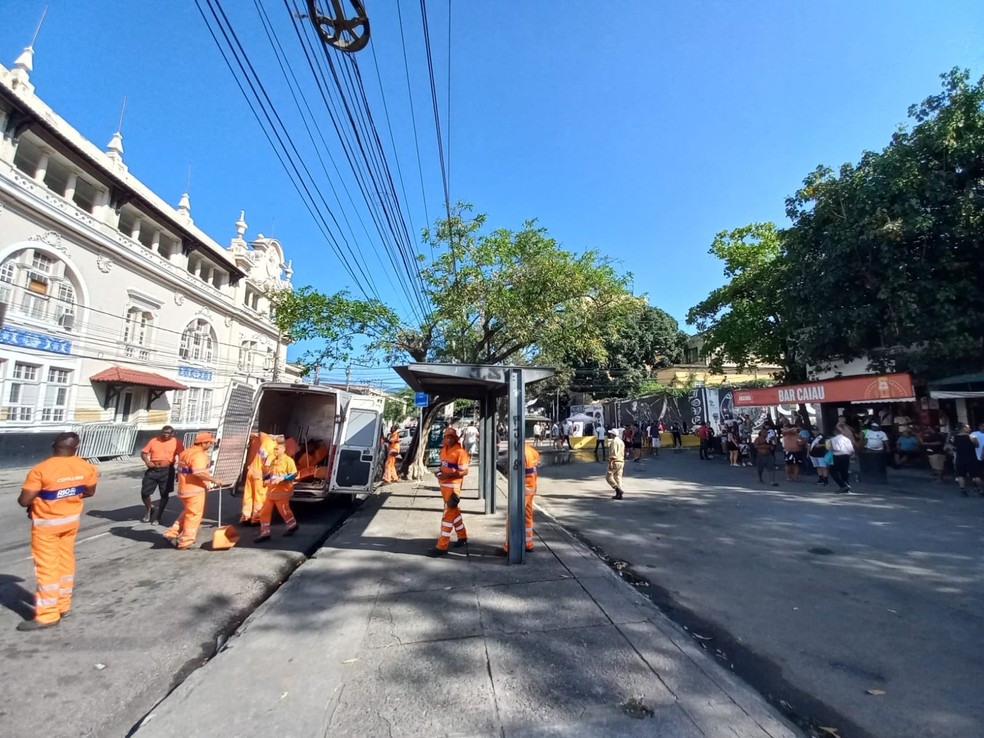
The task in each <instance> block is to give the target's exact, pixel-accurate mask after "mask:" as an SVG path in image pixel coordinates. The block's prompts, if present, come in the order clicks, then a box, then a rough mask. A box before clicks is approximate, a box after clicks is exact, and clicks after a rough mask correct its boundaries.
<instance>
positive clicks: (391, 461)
mask: <svg viewBox="0 0 984 738" xmlns="http://www.w3.org/2000/svg"><path fill="white" fill-rule="evenodd" d="M386 447H387V448H386V466H385V467H384V468H383V481H384V482H398V481H400V477H399V476H398V475H397V473H396V457H397V456H399V455H400V434H399V432H398V431H393V432H392V433H390V434H389V440H388V441H387V442H386Z"/></svg>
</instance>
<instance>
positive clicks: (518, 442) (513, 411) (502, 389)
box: [393, 363, 554, 564]
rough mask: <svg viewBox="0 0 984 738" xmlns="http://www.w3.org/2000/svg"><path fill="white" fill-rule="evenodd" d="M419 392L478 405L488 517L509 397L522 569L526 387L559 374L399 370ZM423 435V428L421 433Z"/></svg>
mask: <svg viewBox="0 0 984 738" xmlns="http://www.w3.org/2000/svg"><path fill="white" fill-rule="evenodd" d="M393 369H394V370H395V371H396V373H397V374H399V375H400V377H402V378H403V380H404V381H405V382H406V383H407V384H408V385H409V386H410V388H411V389H413V390H414V391H415V392H425V393H427V395H428V396H429V397H431V398H435V397H437V398H440V400H442V401H444V400H447V401H451V400H474V401H477V402H478V407H479V433H480V434H481V438H482V439H484V442H483V443H481V444H479V451H478V492H479V497H480V498H481V499H483V500H485V513H486V514H487V515H488V514H492V513H494V512H495V508H496V504H495V503H496V499H495V471H496V468H495V467H496V461H497V458H498V448H499V447H498V443H496V421H497V417H496V401H497V400H498V399H499V398H500V397H503V396H508V398H509V402H508V411H507V417H506V418H505V426H506V438H507V463H506V467H507V471H508V480H509V484H508V495H507V500H508V502H507V510H506V513H507V517H508V520H509V557H508V561H509V563H510V564H521V563H523V559H524V557H525V553H526V546H525V543H524V537H525V527H526V524H525V522H524V515H525V513H524V507H525V499H524V495H525V492H524V488H525V464H524V462H523V453H524V452H523V445H524V444H525V443H526V438H525V428H524V422H523V421H524V419H525V416H526V386H527V385H529V384H533V383H535V382H540V381H542V380H544V379H547V378H549V377H552V376H553V374H554V370H553V369H543V368H539V367H528V366H490V365H486V364H424V363H421V364H408V365H406V366H396V367H393ZM421 430H422V429H421Z"/></svg>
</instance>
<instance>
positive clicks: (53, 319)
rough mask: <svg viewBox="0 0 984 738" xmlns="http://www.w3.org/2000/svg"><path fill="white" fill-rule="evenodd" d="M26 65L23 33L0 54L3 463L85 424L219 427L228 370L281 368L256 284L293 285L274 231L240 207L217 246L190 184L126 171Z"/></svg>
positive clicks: (270, 372) (242, 373)
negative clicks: (174, 201)
mask: <svg viewBox="0 0 984 738" xmlns="http://www.w3.org/2000/svg"><path fill="white" fill-rule="evenodd" d="M32 67H33V50H32V49H31V48H30V47H29V48H27V49H25V50H24V52H23V53H22V54H21V56H20V57H18V59H17V61H16V62H15V64H14V68H13V69H7V68H5V67H2V66H0V133H2V138H0V311H2V330H0V465H2V466H15V465H19V464H23V463H27V462H29V461H36V460H37V458H39V457H40V456H42V455H43V454H44V453H45V452H46V451H47V449H48V447H49V446H50V443H51V437H52V436H53V435H54V434H55V433H56V432H59V431H63V430H69V429H71V428H73V427H74V426H77V425H79V424H87V423H97V422H102V423H114V424H120V425H121V426H123V425H125V426H127V427H129V428H132V429H136V431H137V432H138V435H139V436H140V437H145V436H148V435H150V434H151V433H153V432H154V431H155V430H157V429H159V428H160V427H161V426H162V425H164V424H165V423H170V424H172V425H174V426H175V427H176V428H177V429H178V432H179V433H181V432H182V430H198V429H205V428H215V427H216V425H217V422H218V416H219V413H220V412H221V407H222V404H223V402H224V400H225V395H226V391H227V389H228V387H229V385H230V382H231V381H232V380H239V381H248V382H253V383H257V384H258V383H259V382H261V381H265V380H271V379H280V380H281V381H290V378H289V375H288V373H287V372H285V356H286V347H284V346H282V345H281V343H280V340H279V336H278V331H277V329H276V327H275V326H274V324H273V321H272V320H271V315H270V312H271V308H270V304H269V300H268V299H267V297H266V295H267V294H268V293H269V292H270V291H272V290H278V289H290V278H291V274H292V272H291V266H290V264H289V262H287V261H286V260H285V258H284V253H283V248H282V247H281V245H280V244H279V243H278V242H277V241H276V240H274V239H272V238H265V237H263V236H262V234H260V235H258V236H257V237H256V238H255V239H253V240H252V241H251V242H247V240H246V237H245V234H246V229H247V225H246V222H245V220H244V217H243V214H242V213H241V214H240V217H239V220H238V222H236V224H235V236H234V237H233V238H232V239H231V242H230V243H229V245H228V246H226V247H223V246H221V245H219V244H218V243H217V242H216V241H214V240H213V239H212V238H210V237H209V236H208V235H207V234H205V233H204V232H202V231H201V230H200V229H199V228H197V227H196V226H195V225H194V222H193V220H192V217H191V205H190V201H189V198H188V195H187V194H185V195H183V196H182V197H181V200H180V202H179V203H178V205H177V207H173V206H171V205H169V204H168V203H166V202H165V201H164V200H162V199H161V198H160V197H158V196H157V195H156V194H155V193H153V192H152V191H151V190H150V189H149V188H147V187H146V186H145V185H144V184H142V183H141V182H140V181H139V180H138V179H137V178H136V177H134V176H133V175H132V174H131V173H130V172H129V171H128V169H127V166H126V164H125V163H124V161H123V145H122V136H121V135H120V133H119V132H116V133H115V134H113V135H112V138H111V140H110V142H109V145H108V147H107V149H106V150H105V151H103V150H100V149H99V148H98V147H97V146H95V145H93V144H92V143H91V142H89V141H87V140H86V139H85V138H84V137H83V136H82V135H81V134H80V133H79V132H78V131H76V130H75V129H74V128H72V127H71V126H70V125H69V124H68V123H67V122H66V121H65V120H64V119H62V118H61V117H59V116H58V115H57V114H56V113H55V112H54V111H53V110H51V109H50V108H49V107H48V106H47V105H46V104H45V103H44V102H43V101H42V100H40V99H39V98H38V97H37V95H36V94H35V92H34V87H33V85H32V84H31V81H30V73H31V71H32ZM230 220H231V218H230Z"/></svg>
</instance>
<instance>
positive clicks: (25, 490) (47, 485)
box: [17, 433, 99, 631]
mask: <svg viewBox="0 0 984 738" xmlns="http://www.w3.org/2000/svg"><path fill="white" fill-rule="evenodd" d="M79 443H80V441H79V436H78V434H77V433H59V434H58V435H57V436H55V440H54V443H52V444H51V450H52V452H53V453H52V455H51V456H49V457H48V458H47V459H45V460H44V461H42V462H41V463H40V464H37V465H36V466H34V467H32V468H31V470H30V471H29V472H28V473H27V478H26V479H25V480H24V484H23V485H22V486H21V491H20V495H19V496H18V498H17V504H18V505H20V506H21V507H26V508H27V516H28V517H29V518H30V519H31V557H32V558H33V559H34V578H35V579H36V580H37V585H36V586H37V589H36V591H35V595H34V619H33V620H24V621H23V622H20V623H18V624H17V630H22V631H24V630H40V629H41V628H50V627H51V626H53V625H58V623H60V622H61V620H62V618H67V617H69V616H70V615H71V612H72V589H73V587H74V585H75V537H76V536H77V535H78V532H79V520H80V519H81V517H82V499H83V498H85V497H92V496H93V495H94V494H95V493H96V482H97V481H98V478H99V473H98V472H97V471H96V467H94V466H93V465H92V464H90V463H89V462H88V461H86V460H85V459H80V458H79V457H78V456H77V455H76V454H77V453H78V450H79Z"/></svg>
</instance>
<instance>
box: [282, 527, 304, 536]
mask: <svg viewBox="0 0 984 738" xmlns="http://www.w3.org/2000/svg"><path fill="white" fill-rule="evenodd" d="M300 527H301V526H299V525H295V526H294V527H293V528H288V529H287V530H285V531H284V538H288V537H290V536H292V535H294V534H295V533H297V529H298V528H300Z"/></svg>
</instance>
